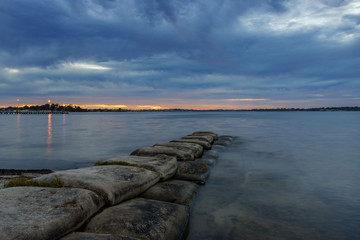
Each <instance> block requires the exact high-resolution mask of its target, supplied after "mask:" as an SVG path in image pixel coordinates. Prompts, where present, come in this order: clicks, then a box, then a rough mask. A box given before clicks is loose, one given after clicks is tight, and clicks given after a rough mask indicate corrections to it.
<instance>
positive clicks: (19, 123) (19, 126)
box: [17, 114, 21, 144]
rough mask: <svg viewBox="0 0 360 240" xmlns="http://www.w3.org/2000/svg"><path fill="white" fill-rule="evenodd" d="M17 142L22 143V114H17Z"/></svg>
mask: <svg viewBox="0 0 360 240" xmlns="http://www.w3.org/2000/svg"><path fill="white" fill-rule="evenodd" d="M17 143H18V144H20V143H21V114H18V115H17Z"/></svg>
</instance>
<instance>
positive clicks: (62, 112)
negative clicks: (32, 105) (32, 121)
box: [0, 110, 69, 114]
mask: <svg viewBox="0 0 360 240" xmlns="http://www.w3.org/2000/svg"><path fill="white" fill-rule="evenodd" d="M0 114H69V112H67V111H51V110H39V111H36V110H12V111H0Z"/></svg>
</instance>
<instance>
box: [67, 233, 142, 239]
mask: <svg viewBox="0 0 360 240" xmlns="http://www.w3.org/2000/svg"><path fill="white" fill-rule="evenodd" d="M61 240H139V238H132V237H126V236H120V235H118V236H114V235H111V234H98V233H87V232H74V233H71V234H69V235H67V236H66V237H63V238H62V239H61Z"/></svg>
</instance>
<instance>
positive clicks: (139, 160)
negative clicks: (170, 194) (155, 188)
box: [95, 155, 177, 180]
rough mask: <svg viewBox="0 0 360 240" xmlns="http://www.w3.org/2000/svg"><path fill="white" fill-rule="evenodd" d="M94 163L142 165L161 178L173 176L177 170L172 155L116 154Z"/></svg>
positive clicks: (175, 161)
mask: <svg viewBox="0 0 360 240" xmlns="http://www.w3.org/2000/svg"><path fill="white" fill-rule="evenodd" d="M95 165H97V166H99V165H123V166H136V167H142V168H145V169H148V170H151V171H154V172H157V173H159V174H160V175H161V179H162V180H166V179H169V178H171V177H173V176H174V175H175V173H176V170H177V160H176V157H174V156H168V155H156V156H153V157H145V156H118V157H114V158H110V159H108V160H106V161H101V162H97V163H96V164H95Z"/></svg>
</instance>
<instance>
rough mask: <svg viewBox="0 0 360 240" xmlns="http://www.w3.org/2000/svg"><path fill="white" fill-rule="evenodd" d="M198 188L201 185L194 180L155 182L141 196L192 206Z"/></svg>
mask: <svg viewBox="0 0 360 240" xmlns="http://www.w3.org/2000/svg"><path fill="white" fill-rule="evenodd" d="M198 188H199V186H198V185H197V184H195V183H192V182H188V181H181V180H169V181H166V182H161V183H157V184H155V185H154V186H152V187H151V188H149V189H148V190H147V191H145V192H144V193H143V194H141V195H140V197H143V198H148V199H154V200H159V201H165V202H171V203H177V204H181V205H186V206H190V205H191V204H192V202H193V200H194V198H195V196H196V193H197V191H198Z"/></svg>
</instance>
